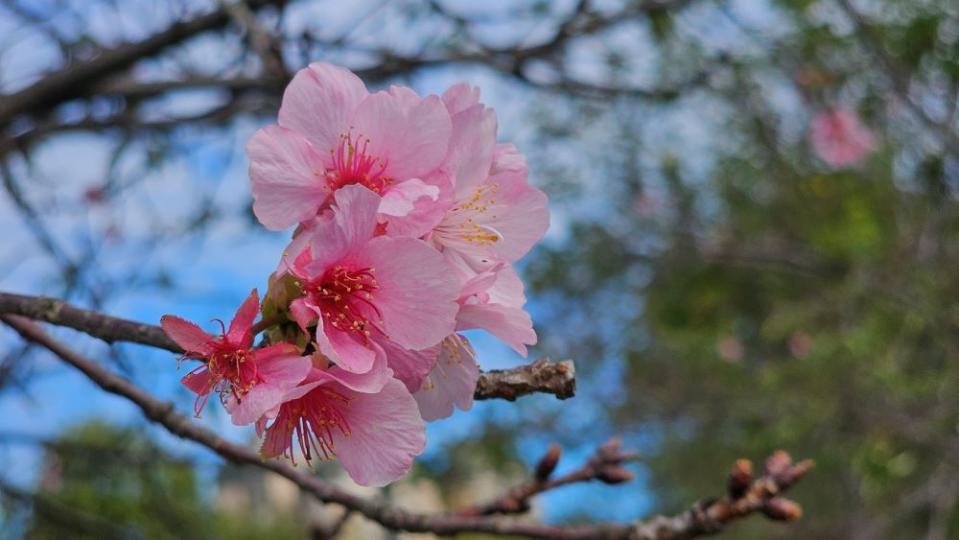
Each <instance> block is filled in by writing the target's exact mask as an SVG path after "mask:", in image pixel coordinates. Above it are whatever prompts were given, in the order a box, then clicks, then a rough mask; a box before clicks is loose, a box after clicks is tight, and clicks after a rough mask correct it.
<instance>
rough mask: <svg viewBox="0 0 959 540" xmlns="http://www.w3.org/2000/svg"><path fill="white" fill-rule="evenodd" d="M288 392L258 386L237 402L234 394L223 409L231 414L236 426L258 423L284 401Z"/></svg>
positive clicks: (265, 385)
mask: <svg viewBox="0 0 959 540" xmlns="http://www.w3.org/2000/svg"><path fill="white" fill-rule="evenodd" d="M285 394H286V391H285V390H283V389H282V388H279V387H276V386H272V385H269V384H258V385H256V386H254V387H253V388H251V389H250V391H249V392H247V393H246V394H243V396H242V397H241V398H240V399H239V401H237V399H236V397H235V396H233V395H232V394H231V395H229V396H227V397H226V399H225V400H224V402H223V407H224V408H225V409H226V411H227V412H228V413H229V414H230V420H232V421H233V425H234V426H245V425H247V424H252V423H253V422H256V421H257V419H259V418H260V417H262V416H263V415H264V414H265V413H266V412H267V411H269V410H270V409H272V408H274V407H276V406H277V405H279V404H280V403H281V402H282V401H283V397H284V395H285Z"/></svg>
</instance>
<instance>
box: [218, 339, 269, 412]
mask: <svg viewBox="0 0 959 540" xmlns="http://www.w3.org/2000/svg"><path fill="white" fill-rule="evenodd" d="M207 369H208V370H210V380H211V381H215V384H216V383H220V382H222V383H225V385H224V387H223V388H221V392H223V393H226V392H232V393H233V396H234V397H236V399H237V401H239V399H240V397H242V396H243V395H244V394H246V393H247V392H249V391H250V390H251V389H253V387H254V386H255V385H256V383H257V381H258V379H259V374H258V371H257V369H256V362H255V361H254V359H253V353H252V351H249V350H246V349H237V348H235V347H229V346H225V347H220V348H218V349H217V350H216V351H214V352H213V354H211V355H210V358H209V360H208V361H207Z"/></svg>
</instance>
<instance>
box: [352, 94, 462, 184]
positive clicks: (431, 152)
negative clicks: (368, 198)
mask: <svg viewBox="0 0 959 540" xmlns="http://www.w3.org/2000/svg"><path fill="white" fill-rule="evenodd" d="M352 126H353V128H354V133H356V134H357V135H358V136H361V137H365V138H369V140H370V146H369V153H370V154H371V155H373V156H376V157H377V158H379V159H382V160H384V161H385V162H386V170H385V174H386V175H387V176H390V177H392V178H393V179H394V180H405V179H409V178H422V177H423V176H425V175H426V174H428V173H429V172H430V171H432V170H433V169H435V168H437V167H438V166H439V165H440V163H441V162H442V161H443V158H444V157H445V156H446V151H447V148H448V147H449V140H450V134H451V132H452V123H451V121H450V117H449V113H447V112H446V107H444V106H443V103H442V102H440V99H439V98H438V97H436V96H430V97H427V98H425V99H423V100H422V101H420V103H418V104H417V105H416V106H415V107H413V108H409V107H406V106H404V98H402V97H400V96H397V95H391V94H389V93H387V92H377V93H375V94H370V95H369V96H368V97H367V98H366V99H364V100H363V102H362V103H360V105H359V106H358V107H357V109H356V114H355V116H354V117H353V122H352Z"/></svg>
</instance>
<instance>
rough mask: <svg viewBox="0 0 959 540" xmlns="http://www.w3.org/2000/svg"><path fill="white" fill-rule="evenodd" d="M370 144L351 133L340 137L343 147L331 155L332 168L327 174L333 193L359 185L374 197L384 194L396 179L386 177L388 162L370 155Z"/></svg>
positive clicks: (365, 139)
mask: <svg viewBox="0 0 959 540" xmlns="http://www.w3.org/2000/svg"><path fill="white" fill-rule="evenodd" d="M369 146H370V140H369V139H368V138H364V137H361V136H357V137H356V138H355V139H354V138H353V134H352V133H346V134H343V135H340V145H339V146H338V147H337V148H336V150H331V151H330V157H331V159H332V162H333V166H332V168H330V169H329V170H327V171H326V184H327V186H328V187H329V189H330V192H331V193H332V192H334V191H336V190H337V189H340V188H341V187H343V186H347V185H350V184H360V185H362V186H366V187H367V188H369V189H370V190H371V191H373V192H374V193H382V192H383V191H384V190H385V189H386V187H387V186H389V185H390V184H391V183H392V182H393V179H392V178H390V177H388V176H385V175H384V174H383V173H384V171H386V162H385V161H383V160H381V159H379V158H376V157H373V156H372V155H370V152H369Z"/></svg>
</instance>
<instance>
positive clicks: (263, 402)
mask: <svg viewBox="0 0 959 540" xmlns="http://www.w3.org/2000/svg"><path fill="white" fill-rule="evenodd" d="M258 311H259V298H258V297H257V293H256V289H254V290H253V291H252V292H251V293H250V296H249V297H248V298H247V299H246V301H244V302H243V304H242V305H241V306H240V307H239V309H237V312H236V315H235V316H234V317H233V320H232V321H231V322H230V328H229V330H224V332H223V334H222V335H221V336H211V335H210V334H207V333H206V332H204V331H203V330H202V329H200V327H198V326H197V325H195V324H193V323H191V322H189V321H186V320H183V319H181V318H179V317H176V316H174V315H164V316H163V317H162V318H161V320H160V324H161V325H162V327H163V330H164V332H166V334H167V335H168V336H170V338H171V339H172V340H173V341H175V342H176V343H177V344H178V345H179V346H180V347H182V348H183V350H184V351H185V352H184V354H183V356H184V357H185V358H192V359H197V360H203V361H204V364H203V365H201V366H199V367H197V368H196V369H194V370H193V371H191V372H190V373H188V374H187V375H186V376H184V377H183V379H182V382H183V385H184V386H186V387H187V388H189V389H190V390H192V391H193V392H195V393H196V394H197V398H196V402H195V404H194V410H195V412H196V414H197V415H199V414H200V411H201V410H202V409H203V406H204V405H205V404H206V402H207V400H208V399H209V397H210V395H211V394H212V393H213V392H214V391H216V392H218V393H219V394H220V396H221V398H222V399H223V401H224V403H225V404H226V406H227V410H228V411H229V412H230V416H231V418H232V420H233V423H234V424H237V425H244V424H250V423H252V422H255V421H256V420H257V419H258V418H260V417H261V416H262V415H263V414H264V413H266V412H267V411H269V410H270V409H273V408H275V407H276V406H277V405H279V404H280V403H281V401H282V400H283V397H284V396H285V395H286V392H287V391H289V390H290V389H291V388H293V387H295V386H296V385H297V384H299V383H300V381H302V380H303V378H304V377H306V375H307V373H309V371H310V368H311V363H310V359H309V358H307V357H303V356H300V354H299V352H298V350H297V348H296V347H295V346H293V345H291V344H289V343H277V344H275V345H270V346H267V347H263V348H259V349H253V348H252V345H253V333H252V326H253V320H254V319H255V318H256V315H257V312H258Z"/></svg>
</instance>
